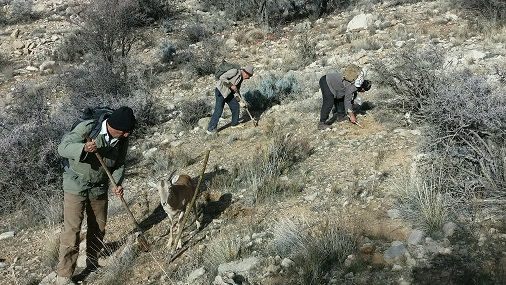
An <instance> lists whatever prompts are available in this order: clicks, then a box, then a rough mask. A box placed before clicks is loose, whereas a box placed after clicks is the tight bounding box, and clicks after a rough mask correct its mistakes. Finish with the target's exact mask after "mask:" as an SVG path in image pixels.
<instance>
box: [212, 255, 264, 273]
mask: <svg viewBox="0 0 506 285" xmlns="http://www.w3.org/2000/svg"><path fill="white" fill-rule="evenodd" d="M259 263H260V261H259V259H258V258H257V257H249V258H245V259H241V260H238V261H232V262H229V263H224V264H220V265H219V266H218V273H219V274H220V275H222V274H224V273H226V272H234V273H237V274H241V275H248V272H250V271H251V270H252V269H253V268H255V267H256V266H257V265H258V264H259Z"/></svg>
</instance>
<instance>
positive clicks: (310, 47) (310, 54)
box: [296, 33, 317, 67]
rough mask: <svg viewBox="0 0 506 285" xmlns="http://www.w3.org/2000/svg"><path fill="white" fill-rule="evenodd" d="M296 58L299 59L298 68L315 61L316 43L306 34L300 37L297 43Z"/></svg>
mask: <svg viewBox="0 0 506 285" xmlns="http://www.w3.org/2000/svg"><path fill="white" fill-rule="evenodd" d="M297 42H298V44H297V53H296V56H297V58H298V59H299V67H304V66H306V65H308V64H311V63H313V62H314V61H315V60H316V57H317V55H316V42H315V41H313V40H311V39H310V38H309V35H308V34H307V33H304V34H303V35H302V36H300V38H299V40H298V41H297Z"/></svg>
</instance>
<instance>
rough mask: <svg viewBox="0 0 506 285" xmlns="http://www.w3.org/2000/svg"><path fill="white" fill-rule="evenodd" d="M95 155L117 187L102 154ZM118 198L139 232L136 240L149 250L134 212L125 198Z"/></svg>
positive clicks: (144, 249) (143, 248) (96, 153)
mask: <svg viewBox="0 0 506 285" xmlns="http://www.w3.org/2000/svg"><path fill="white" fill-rule="evenodd" d="M95 155H96V156H97V159H98V161H99V162H100V164H101V165H102V167H103V168H104V170H105V173H107V176H108V177H109V180H111V183H112V185H113V186H114V187H117V186H118V185H117V184H116V180H115V179H114V177H112V174H111V171H110V170H109V168H107V165H105V162H104V159H103V158H102V156H101V155H100V154H99V153H98V152H95ZM119 198H120V200H121V203H122V204H123V206H124V207H125V209H126V211H127V213H128V215H129V217H130V219H131V220H132V222H133V224H134V225H135V228H136V229H137V230H138V231H139V232H140V233H141V234H140V235H139V236H138V237H137V241H138V242H139V244H140V246H141V249H142V251H145V252H147V251H149V244H148V241H147V240H146V238H145V237H144V236H143V235H142V232H143V230H142V228H141V226H140V225H139V223H138V222H137V220H136V219H135V217H134V214H132V211H130V208H128V205H127V203H126V201H125V198H123V196H119Z"/></svg>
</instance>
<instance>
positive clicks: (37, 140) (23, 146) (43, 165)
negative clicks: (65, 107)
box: [0, 84, 64, 223]
mask: <svg viewBox="0 0 506 285" xmlns="http://www.w3.org/2000/svg"><path fill="white" fill-rule="evenodd" d="M50 94H51V93H50V91H49V90H48V89H44V88H41V87H34V86H29V85H28V84H25V85H22V86H18V87H17V88H16V89H15V90H14V91H13V94H12V96H13V102H12V105H11V107H10V108H8V109H6V110H5V111H6V117H5V118H2V119H3V122H4V128H3V129H1V130H0V133H1V136H0V138H1V139H0V140H1V141H0V156H1V157H0V162H1V164H2V167H3V171H2V172H1V174H0V198H1V199H2V201H4V202H3V203H2V205H0V213H6V212H12V211H14V210H19V209H24V210H27V211H26V212H27V213H28V214H30V215H28V219H29V220H30V219H31V221H32V222H34V223H37V222H40V221H42V220H44V219H46V221H50V222H58V221H59V219H58V216H59V215H58V213H54V211H52V210H51V209H53V208H52V207H47V204H46V203H49V202H54V200H53V199H52V197H53V196H54V195H56V193H58V192H59V189H61V187H60V186H61V181H60V180H61V169H60V163H59V160H60V158H59V155H58V154H57V153H56V146H57V144H58V143H59V140H60V138H61V135H62V134H63V132H64V127H63V126H62V125H61V124H60V121H59V120H57V119H53V118H52V117H51V114H50V110H49V109H48V105H47V104H46V100H47V98H49V96H50ZM38 202H40V203H38ZM54 205H55V207H56V205H57V204H54ZM56 212H58V211H56ZM55 220H56V221H55Z"/></svg>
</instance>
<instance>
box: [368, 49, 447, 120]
mask: <svg viewBox="0 0 506 285" xmlns="http://www.w3.org/2000/svg"><path fill="white" fill-rule="evenodd" d="M443 63H444V53H443V52H442V51H441V50H438V49H436V48H434V47H430V48H428V49H424V50H419V51H416V50H412V49H410V50H409V51H408V50H406V51H403V52H401V53H399V54H396V55H394V56H393V58H392V59H391V61H390V63H385V62H380V61H376V62H374V64H373V66H374V69H375V71H376V72H377V73H378V74H379V75H380V76H379V78H378V83H379V84H380V85H383V86H386V87H389V88H391V89H392V90H393V94H395V95H392V96H393V98H392V100H391V105H390V106H389V107H390V108H395V109H397V110H400V111H402V112H411V113H412V115H414V116H416V115H418V114H419V110H420V108H421V107H422V106H423V105H425V104H426V103H427V101H428V99H429V98H431V97H434V96H435V92H436V90H437V88H438V87H439V85H440V83H441V82H442V80H443V79H442V77H441V74H442V73H443V72H442V70H441V69H442V67H443Z"/></svg>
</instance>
